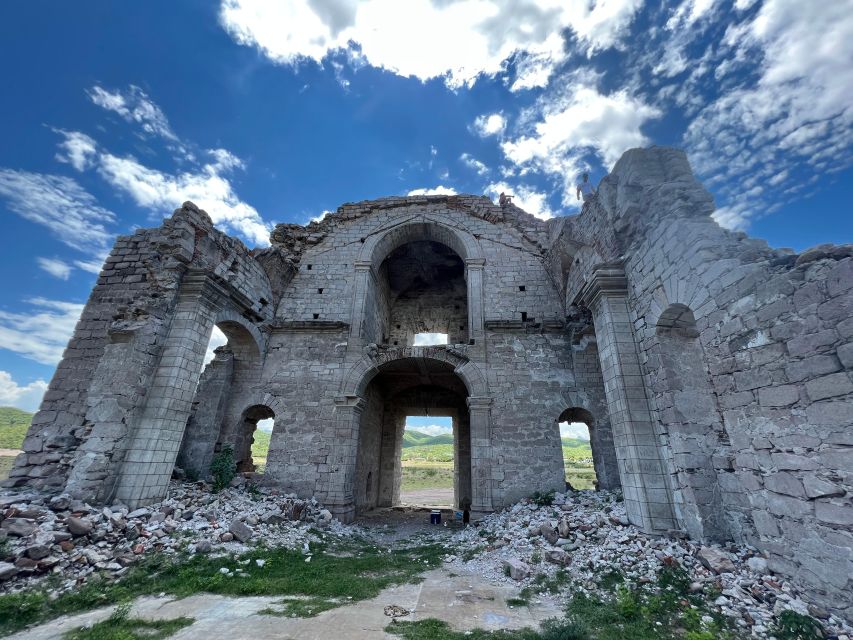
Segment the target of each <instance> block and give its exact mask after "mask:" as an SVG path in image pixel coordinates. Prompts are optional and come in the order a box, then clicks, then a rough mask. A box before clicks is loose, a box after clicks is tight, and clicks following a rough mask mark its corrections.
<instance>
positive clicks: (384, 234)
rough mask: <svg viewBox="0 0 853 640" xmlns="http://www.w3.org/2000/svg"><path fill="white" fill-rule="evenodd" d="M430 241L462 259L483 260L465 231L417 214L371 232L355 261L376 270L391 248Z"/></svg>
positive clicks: (474, 239)
mask: <svg viewBox="0 0 853 640" xmlns="http://www.w3.org/2000/svg"><path fill="white" fill-rule="evenodd" d="M418 240H431V241H433V242H438V243H440V244H443V245H445V246H447V247H450V248H451V249H453V250H454V251H455V252H456V253H457V254H458V255H459V257H460V258H462V260H463V261H466V262H467V261H468V260H480V261H482V260H484V259H485V258H484V257H483V250H482V249H481V248H480V243H479V242H477V240H476V238H474V236H473V235H471V234H470V233H468V232H467V231H463V230H461V229H458V228H456V227H453V226H451V225H449V224H447V223H446V222H443V221H440V220H437V219H436V218H434V217H433V216H418V217H417V218H413V219H411V220H408V221H406V222H402V223H397V224H395V225H393V226H392V227H390V228H389V227H385V228H383V229H379V230H377V231H375V232H374V233H373V234H372V235H370V236H369V237H367V238H366V239H365V241H364V244H363V246H362V247H361V251H359V255H358V261H359V262H360V263H362V264H364V263H370V265H371V266H372V267H373V269H374V271H378V270H379V267H380V266H381V265H382V261H383V260H385V258H386V257H387V256H388V255H389V254H390V253H391V252H392V251H394V250H395V249H397V248H398V247H401V246H403V245H404V244H407V243H409V242H416V241H418Z"/></svg>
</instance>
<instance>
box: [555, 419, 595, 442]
mask: <svg viewBox="0 0 853 640" xmlns="http://www.w3.org/2000/svg"><path fill="white" fill-rule="evenodd" d="M560 437H561V438H580V439H581V440H589V427H587V426H586V425H585V424H584V423H583V422H561V423H560Z"/></svg>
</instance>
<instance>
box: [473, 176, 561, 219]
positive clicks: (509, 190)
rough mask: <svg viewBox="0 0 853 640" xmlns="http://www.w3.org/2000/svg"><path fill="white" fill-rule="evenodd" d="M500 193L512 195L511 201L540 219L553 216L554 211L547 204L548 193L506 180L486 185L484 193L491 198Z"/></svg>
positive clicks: (493, 198)
mask: <svg viewBox="0 0 853 640" xmlns="http://www.w3.org/2000/svg"><path fill="white" fill-rule="evenodd" d="M501 193H504V194H506V195H508V196H512V203H513V204H514V205H515V206H516V207H519V208H521V209H524V210H525V211H526V212H527V213H529V214H531V215H534V216H536V217H537V218H539V219H540V220H548V219H550V218H553V217H554V212H553V211H551V207H550V206H549V205H548V195H547V194H545V193H542V192H540V191H536V190H535V189H533V188H531V187H528V186H525V185H516V186H514V187H513V186H510V185H509V184H507V183H506V182H493V183H492V184H490V185H488V186H487V187H486V194H487V195H488V196H489V197H490V198H491V199H492V200H497V199H498V198H499V197H500V194H501Z"/></svg>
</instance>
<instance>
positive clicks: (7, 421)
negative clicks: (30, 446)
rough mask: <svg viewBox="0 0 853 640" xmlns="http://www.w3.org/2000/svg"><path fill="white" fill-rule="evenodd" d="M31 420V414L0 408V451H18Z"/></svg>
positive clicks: (12, 408) (10, 408) (11, 408)
mask: <svg viewBox="0 0 853 640" xmlns="http://www.w3.org/2000/svg"><path fill="white" fill-rule="evenodd" d="M32 419H33V414H32V413H28V412H26V411H21V410H20V409H15V408H14V407H0V449H20V448H21V445H22V444H23V443H24V436H26V435H27V429H29V427H30V422H32Z"/></svg>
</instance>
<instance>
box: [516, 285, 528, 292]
mask: <svg viewBox="0 0 853 640" xmlns="http://www.w3.org/2000/svg"><path fill="white" fill-rule="evenodd" d="M518 290H519V291H527V287H526V286H525V285H523V284H520V285H518Z"/></svg>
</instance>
